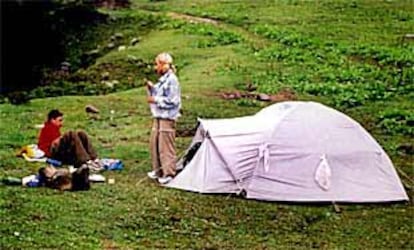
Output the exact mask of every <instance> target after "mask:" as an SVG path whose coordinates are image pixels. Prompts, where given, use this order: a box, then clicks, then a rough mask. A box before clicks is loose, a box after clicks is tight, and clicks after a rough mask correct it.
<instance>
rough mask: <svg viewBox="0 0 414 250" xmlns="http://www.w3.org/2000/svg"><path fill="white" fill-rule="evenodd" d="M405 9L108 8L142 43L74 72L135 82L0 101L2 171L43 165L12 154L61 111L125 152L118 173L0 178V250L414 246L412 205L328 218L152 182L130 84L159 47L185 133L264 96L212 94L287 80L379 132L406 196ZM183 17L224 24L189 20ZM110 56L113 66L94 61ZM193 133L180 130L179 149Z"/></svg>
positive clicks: (408, 48)
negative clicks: (178, 96)
mask: <svg viewBox="0 0 414 250" xmlns="http://www.w3.org/2000/svg"><path fill="white" fill-rule="evenodd" d="M412 10H413V5H412V3H411V2H410V1H351V2H350V1H317V2H313V1H257V2H254V1H191V2H190V1H144V0H142V1H134V4H133V7H132V9H130V10H125V9H124V10H116V11H108V10H105V12H107V13H109V14H110V15H113V16H116V17H117V18H121V19H122V18H124V19H122V20H125V21H124V22H120V23H121V24H122V25H119V26H115V27H112V28H111V29H113V30H114V32H120V33H122V34H124V39H125V41H128V39H130V38H132V37H134V36H135V35H136V34H138V33H139V36H140V42H139V43H137V44H136V45H133V46H131V45H128V44H127V48H126V49H125V50H120V51H118V50H117V49H113V50H111V51H109V52H108V53H105V54H103V55H102V56H101V57H99V58H98V59H97V60H96V62H95V63H94V64H92V65H91V66H90V67H88V68H86V69H84V72H83V73H82V74H85V75H88V74H94V75H97V76H99V75H100V74H101V73H103V71H109V73H110V79H111V80H114V79H115V80H118V81H119V84H120V85H122V86H126V87H125V89H129V90H126V91H122V92H116V93H111V94H107V95H99V96H60V97H52V98H44V99H34V100H31V102H30V103H28V104H24V105H19V106H14V105H11V104H1V105H0V119H1V123H0V131H2V134H1V135H0V176H16V177H22V176H27V175H29V174H32V173H34V172H36V171H37V169H38V168H39V167H40V166H42V165H41V164H36V163H28V162H25V161H24V160H23V159H21V158H17V157H15V156H14V154H15V152H16V151H17V150H18V149H19V148H20V147H21V146H23V145H26V144H30V143H34V142H35V141H36V136H37V129H36V128H35V125H36V124H41V123H42V122H43V120H44V116H45V115H46V113H47V111H48V110H49V109H51V108H60V109H61V110H62V111H63V112H64V113H65V129H75V128H81V129H84V130H86V131H87V132H88V133H89V134H90V135H91V136H92V139H93V142H94V143H95V145H96V147H97V149H98V152H99V153H100V155H101V156H102V157H111V158H119V159H122V160H123V162H124V164H125V169H124V170H122V171H121V172H105V173H104V175H105V176H106V177H107V178H114V179H115V184H113V185H110V184H94V185H93V187H92V189H91V190H90V191H87V192H76V193H72V192H64V193H62V192H59V191H55V190H51V189H45V188H39V189H36V188H33V189H31V188H22V187H13V186H1V187H0V218H1V220H0V221H1V226H0V235H1V237H0V248H1V249H33V248H38V249H145V248H151V249H157V248H161V249H163V248H170V249H171V248H182V249H265V248H266V249H277V248H279V249H286V248H298V249H309V248H323V249H338V248H340V249H412V248H414V240H413V234H414V228H413V219H414V218H413V215H414V209H413V206H412V203H400V204H366V205H361V204H347V205H341V208H342V212H341V213H335V211H334V210H333V208H332V206H331V205H329V204H285V203H277V202H260V201H254V200H244V199H241V198H238V197H234V196H228V195H201V194H196V193H190V192H184V191H180V190H172V189H165V188H161V187H159V186H158V185H157V184H156V183H155V182H153V181H150V180H148V179H147V178H146V172H147V171H148V170H149V169H150V163H149V152H148V149H147V144H148V139H149V132H150V123H151V121H150V120H151V118H150V114H149V110H148V107H147V105H146V103H145V90H144V88H143V87H137V86H139V85H140V84H141V83H142V81H143V79H142V77H143V75H145V74H142V72H140V71H141V70H142V71H143V70H144V69H142V68H140V67H138V66H136V64H134V63H131V58H135V59H137V58H138V59H140V60H142V62H145V63H151V62H152V60H153V57H154V56H155V55H156V54H157V53H159V52H161V51H169V52H171V53H172V54H173V56H174V58H175V61H176V64H177V68H178V73H179V78H180V81H181V84H182V92H183V110H184V115H183V117H182V118H181V120H180V121H179V123H178V129H179V130H180V129H191V128H193V127H194V126H195V123H196V119H197V117H204V118H222V117H236V116H242V115H248V114H253V113H254V112H256V111H258V110H260V109H261V108H262V107H264V106H266V105H268V103H265V102H259V101H256V100H251V99H246V100H223V99H222V98H221V97H220V93H221V92H226V91H235V90H236V89H237V90H239V91H246V90H245V85H246V84H247V83H252V84H254V85H256V86H257V87H258V90H257V91H258V92H265V93H269V94H276V93H278V92H279V91H281V90H284V89H289V90H290V91H293V92H294V93H295V95H296V98H297V99H299V100H315V101H320V102H322V103H324V104H327V105H329V106H332V107H335V108H337V109H339V110H341V111H343V112H345V113H346V114H348V115H350V116H351V117H353V118H355V119H356V120H357V121H358V122H360V123H361V124H362V125H363V126H364V127H365V128H367V130H368V131H369V132H371V133H372V134H373V136H374V137H375V138H376V139H377V140H378V141H379V143H380V144H381V145H382V146H383V147H384V149H385V150H386V151H387V153H388V154H389V155H390V157H391V158H392V160H393V162H394V164H395V166H396V168H397V169H399V171H402V172H403V173H404V174H405V176H402V175H401V174H400V177H401V179H402V180H403V182H404V183H405V184H406V185H407V186H408V188H411V189H408V190H407V191H408V193H409V195H410V197H413V191H412V184H413V177H414V164H413V162H414V157H413V154H412V152H411V153H410V152H409V151H407V150H406V149H407V148H408V149H409V148H410V147H411V150H412V147H413V142H412V136H413V135H414V134H413V133H414V128H413V121H414V118H413V112H412V111H413V110H414V103H413V99H414V96H413V90H414V89H413V86H414V82H413V79H414V72H413V71H414V68H413V64H414V59H413V57H414V53H413V52H414V47H413V45H410V44H408V43H407V44H401V43H400V41H401V40H400V38H401V36H402V35H404V34H407V33H413V32H414V30H412V27H414V14H413V13H414V12H413V11H412ZM172 12H174V13H175V15H171V13H172ZM183 14H186V15H193V16H196V17H203V18H211V19H213V20H216V21H218V24H214V23H192V22H190V20H188V19H185V18H182V19H181V18H180V15H183ZM148 15H150V16H152V17H153V18H154V19H153V20H159V23H157V24H154V26H151V30H145V32H140V26H139V25H134V23H135V22H133V21H136V20H137V18H138V19H139V18H141V17H146V16H148ZM168 16H170V17H168ZM171 16H172V17H171ZM128 20H129V21H131V23H128ZM155 23H156V22H155ZM117 25H118V24H117ZM116 27H118V29H116ZM143 28H144V25H143ZM103 35H106V34H103ZM105 39H107V37H103V38H102V43H103V44H102V45H104V42H105V41H106V40H105ZM135 59H134V60H135ZM134 60H133V61H134ZM109 63H110V64H112V65H113V68H111V67H109V68H108V67H107V68H104V69H103V68H102V67H103V66H102V65H108V64H109ZM144 66H145V64H144ZM400 67H403V69H404V71H403V74H402V75H400V71H399V68H400ZM135 70H136V72H135ZM131 76H136V77H133V79H130V78H128V77H131ZM151 77H155V76H151ZM131 82H132V84H131ZM86 83H87V84H91V86H94V87H96V88H97V89H98V88H100V85H99V84H101V83H100V82H99V81H97V82H93V83H89V82H86ZM92 84H94V85H92ZM128 84H129V85H128ZM128 86H130V87H128ZM131 86H132V88H131ZM120 89H124V87H120ZM87 104H93V105H95V106H96V107H97V108H99V109H100V111H101V112H100V115H99V117H96V118H92V117H89V116H88V115H87V114H86V113H85V111H84V107H85V105H87ZM190 140H191V137H180V138H178V139H177V146H178V150H179V152H182V151H183V150H184V149H185V148H186V147H187V145H188V143H189V142H190ZM402 146H405V147H402ZM367 178H369V177H367Z"/></svg>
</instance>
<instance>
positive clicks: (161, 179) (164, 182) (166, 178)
mask: <svg viewBox="0 0 414 250" xmlns="http://www.w3.org/2000/svg"><path fill="white" fill-rule="evenodd" d="M172 179H173V178H172V177H171V176H166V177H160V178H158V182H159V183H160V184H167V183H168V182H170V181H171V180H172Z"/></svg>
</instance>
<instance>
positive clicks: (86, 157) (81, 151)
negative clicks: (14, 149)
mask: <svg viewBox="0 0 414 250" xmlns="http://www.w3.org/2000/svg"><path fill="white" fill-rule="evenodd" d="M62 126H63V113H62V112H60V111H59V110H57V109H53V110H51V111H50V112H49V114H48V116H47V121H46V122H45V123H44V126H43V128H42V129H41V131H40V133H39V140H38V147H39V149H41V150H42V151H44V152H45V155H46V157H48V158H53V159H56V160H59V161H61V162H62V163H63V164H68V165H73V166H74V167H75V168H78V167H80V166H82V165H83V164H86V165H88V166H89V167H94V168H99V164H98V159H97V157H98V155H97V153H96V151H95V149H94V148H93V146H92V144H91V141H90V139H89V137H88V135H87V134H86V133H85V132H84V131H81V130H77V131H68V132H66V133H64V134H63V135H61V133H60V128H61V127H62Z"/></svg>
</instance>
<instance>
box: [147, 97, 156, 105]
mask: <svg viewBox="0 0 414 250" xmlns="http://www.w3.org/2000/svg"><path fill="white" fill-rule="evenodd" d="M147 102H148V103H155V99H154V97H153V96H148V97H147Z"/></svg>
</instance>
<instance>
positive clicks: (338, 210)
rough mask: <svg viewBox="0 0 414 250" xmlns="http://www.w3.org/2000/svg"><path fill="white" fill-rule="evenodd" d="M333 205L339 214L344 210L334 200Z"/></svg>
mask: <svg viewBox="0 0 414 250" xmlns="http://www.w3.org/2000/svg"><path fill="white" fill-rule="evenodd" d="M332 206H333V208H334V210H335V213H337V214H339V213H341V212H342V211H341V208H340V207H339V206H338V204H336V203H335V202H334V201H332Z"/></svg>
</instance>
